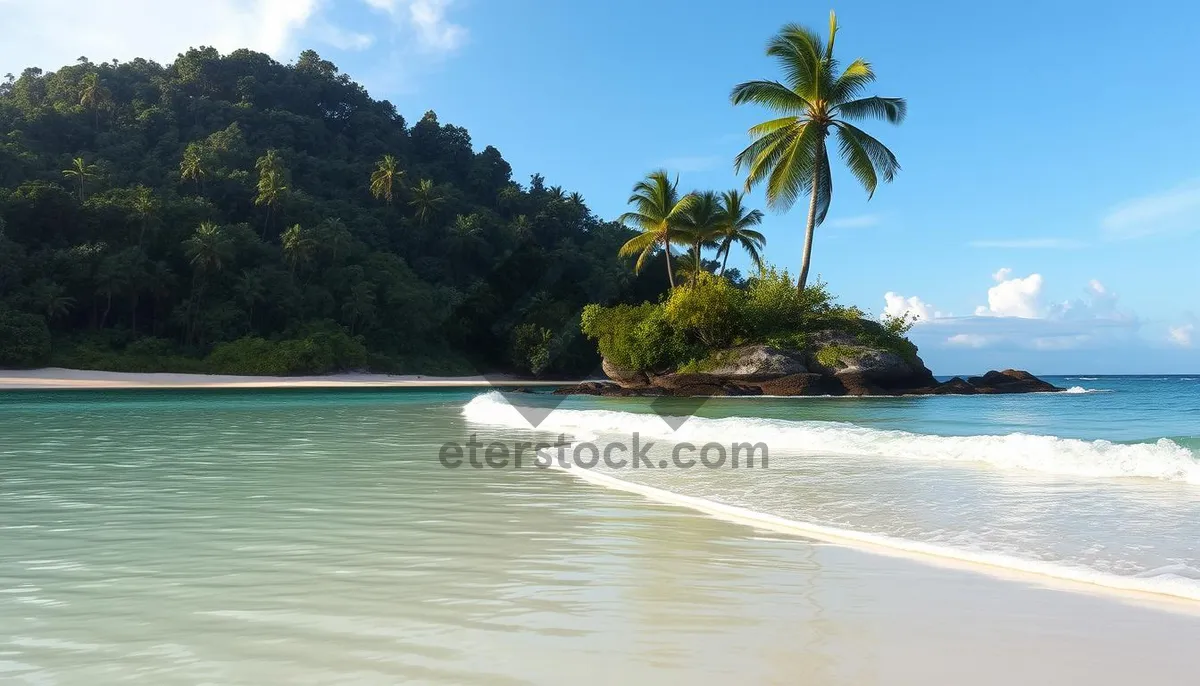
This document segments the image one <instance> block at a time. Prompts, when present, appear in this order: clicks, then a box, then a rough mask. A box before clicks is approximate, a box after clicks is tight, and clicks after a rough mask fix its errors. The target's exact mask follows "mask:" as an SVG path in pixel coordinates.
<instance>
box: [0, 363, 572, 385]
mask: <svg viewBox="0 0 1200 686" xmlns="http://www.w3.org/2000/svg"><path fill="white" fill-rule="evenodd" d="M567 383H572V382H569V381H537V380H530V379H521V378H518V377H514V376H507V375H502V374H501V375H495V376H488V377H483V376H424V375H420V374H416V375H403V376H401V375H391V374H363V373H349V374H329V375H325V376H233V375H223V374H171V373H163V374H140V373H139V374H134V373H127V372H101V371H94V370H87V369H63V368H61V367H46V368H43V369H0V389H2V390H19V389H42V390H48V389H55V388H61V389H103V388H355V387H380V388H461V387H472V386H496V385H502V386H562V385H564V384H567Z"/></svg>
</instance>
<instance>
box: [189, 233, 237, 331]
mask: <svg viewBox="0 0 1200 686" xmlns="http://www.w3.org/2000/svg"><path fill="white" fill-rule="evenodd" d="M183 248H184V252H185V253H186V254H187V257H188V260H189V261H190V262H191V264H192V267H193V271H192V297H191V299H190V301H189V302H188V325H187V331H186V334H185V335H186V338H187V340H188V341H191V340H192V338H193V337H194V336H195V335H196V330H197V328H198V327H197V323H198V321H199V318H200V317H199V315H200V303H201V301H202V300H203V299H204V291H205V290H206V289H205V287H206V286H207V285H208V277H209V275H210V274H215V273H217V272H219V271H221V270H222V269H224V268H225V263H226V262H228V261H229V260H231V259H232V258H233V241H232V240H231V239H230V238H229V236H228V234H226V233H225V230H224V229H223V228H222V227H221V226H219V225H217V224H214V223H212V222H203V223H201V224H200V226H198V227H196V231H195V233H193V234H192V236H191V238H188V239H187V240H186V241H184V242H183Z"/></svg>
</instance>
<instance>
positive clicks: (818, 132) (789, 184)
mask: <svg viewBox="0 0 1200 686" xmlns="http://www.w3.org/2000/svg"><path fill="white" fill-rule="evenodd" d="M824 146H825V132H824V131H823V130H822V129H821V127H820V126H817V125H815V124H808V125H806V126H805V127H804V129H803V131H801V132H800V134H799V135H798V136H796V137H795V138H794V139H792V140H791V141H789V143H788V146H787V150H786V152H785V153H784V154H783V156H781V157H780V158H779V159H778V161H777V162H776V163H775V164H774V165H773V169H772V170H771V173H770V175H769V176H768V178H767V204H768V205H770V206H771V207H773V208H776V209H779V210H787V209H789V208H791V206H792V205H793V204H795V202H796V198H798V197H800V195H801V194H802V193H804V192H805V191H808V190H810V189H811V188H812V183H813V175H812V171H813V167H814V165H816V164H817V157H818V151H819V150H821V149H823V148H824ZM752 173H753V171H752Z"/></svg>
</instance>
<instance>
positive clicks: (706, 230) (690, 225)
mask: <svg viewBox="0 0 1200 686" xmlns="http://www.w3.org/2000/svg"><path fill="white" fill-rule="evenodd" d="M692 195H693V197H694V198H695V200H694V201H693V202H692V204H691V207H689V208H688V211H687V212H685V213H684V216H683V233H684V234H685V235H686V236H687V240H688V242H689V243H690V244H691V247H692V259H691V260H690V262H689V263H690V264H691V265H692V277H691V278H692V281H693V282H695V280H696V279H697V278H699V275H700V272H701V271H703V269H704V260H703V258H702V257H701V256H700V250H701V248H715V247H717V244H716V242H715V241H714V240H713V236H714V234H715V233H716V231H717V223H718V222H719V221H720V219H721V197H720V196H719V195H717V194H716V193H715V192H713V191H701V192H697V193H693V194H692Z"/></svg>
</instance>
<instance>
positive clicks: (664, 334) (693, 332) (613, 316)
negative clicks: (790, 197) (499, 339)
mask: <svg viewBox="0 0 1200 686" xmlns="http://www.w3.org/2000/svg"><path fill="white" fill-rule="evenodd" d="M909 326H911V323H906V322H903V321H901V322H896V321H893V320H886V321H885V323H884V324H880V323H878V322H873V321H870V320H868V319H865V318H864V313H863V312H862V310H859V309H858V308H856V307H845V306H842V305H838V304H837V302H836V300H835V299H834V297H833V296H832V295H831V294H830V292H829V289H828V288H827V287H826V286H825V284H824V283H820V282H818V283H815V284H813V285H810V286H808V287H807V288H805V289H804V291H802V292H797V290H796V288H795V285H794V283H793V281H792V279H791V276H790V275H789V274H788V273H787V272H786V271H783V272H780V271H778V270H776V269H775V268H774V267H771V266H765V267H764V268H763V269H762V270H761V271H760V272H759V273H758V274H757V275H756V276H754V277H753V278H751V279H750V280H749V282H748V283H747V284H746V288H745V289H740V288H737V287H736V286H734V285H733V284H732V283H731V282H730V281H729V280H728V279H725V278H722V277H719V276H715V275H713V274H709V273H707V272H701V273H700V274H699V276H698V277H697V279H696V281H695V283H690V284H684V285H681V286H679V287H677V288H675V289H673V290H672V291H671V293H670V295H669V296H668V297H667V298H666V299H664V301H663V302H661V303H659V304H653V303H643V304H642V305H638V306H631V305H619V306H616V307H601V306H599V305H589V306H588V307H587V308H585V309H584V312H583V327H582V328H583V333H584V334H585V335H587V336H588V337H589V338H591V339H593V340H595V341H596V342H597V344H598V347H599V349H600V354H601V355H603V356H604V357H605V358H606V359H608V360H609V361H611V362H613V363H615V364H617V365H618V366H620V367H625V368H629V369H640V370H656V371H662V370H667V369H675V370H679V371H685V372H701V371H705V370H706V369H711V368H712V367H714V366H717V365H719V364H721V362H722V359H721V356H722V354H723V351H724V350H725V349H727V348H730V347H734V346H738V345H750V344H766V345H771V346H776V347H780V348H787V349H792V350H808V349H810V348H811V342H812V338H811V336H812V334H814V333H816V332H819V331H835V332H839V333H844V334H849V335H850V336H852V337H853V339H854V340H855V341H856V342H857V343H858V344H859V345H863V346H870V347H874V348H881V349H884V350H891V351H894V352H896V353H898V354H900V355H902V356H904V357H905V358H906V359H910V360H911V359H914V358H915V357H916V352H917V349H916V346H915V345H913V344H912V343H911V342H910V341H909V340H908V339H906V338H905V337H904V333H905V332H907V330H908V327H909ZM848 350H849V348H848V347H847V346H846V345H832V346H825V347H824V348H823V349H821V350H820V351H819V353H818V361H819V362H821V363H822V364H827V365H829V366H832V365H834V364H836V361H837V359H839V358H840V357H841V356H844V355H846V354H847V352H848Z"/></svg>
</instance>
